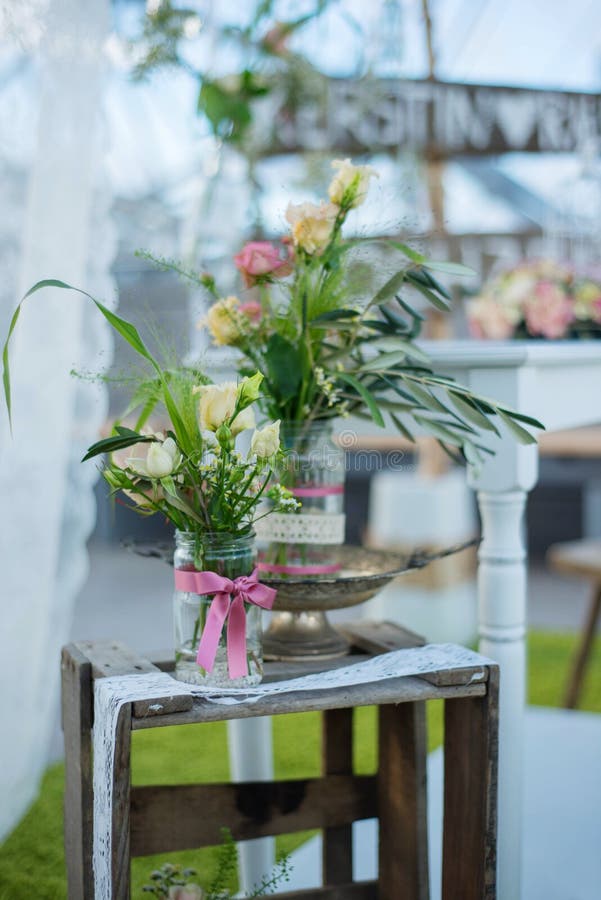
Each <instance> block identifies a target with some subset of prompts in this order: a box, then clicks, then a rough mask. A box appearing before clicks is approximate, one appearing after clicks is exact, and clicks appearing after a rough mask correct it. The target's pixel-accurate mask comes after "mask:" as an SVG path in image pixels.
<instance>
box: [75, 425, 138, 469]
mask: <svg viewBox="0 0 601 900" xmlns="http://www.w3.org/2000/svg"><path fill="white" fill-rule="evenodd" d="M120 431H121V432H123V433H120V434H118V435H113V436H111V437H108V438H103V439H102V440H100V441H96V443H95V444H92V446H91V447H89V448H88V451H87V453H86V455H85V456H84V457H83V459H82V460H81V461H82V462H86V460H88V459H92V458H93V457H94V456H99V455H100V454H101V453H115V451H116V450H124V449H125V448H126V447H132V446H133V445H134V444H142V443H148V442H150V441H154V437H148V436H146V435H143V434H138V433H137V432H135V431H130V430H129V429H120Z"/></svg>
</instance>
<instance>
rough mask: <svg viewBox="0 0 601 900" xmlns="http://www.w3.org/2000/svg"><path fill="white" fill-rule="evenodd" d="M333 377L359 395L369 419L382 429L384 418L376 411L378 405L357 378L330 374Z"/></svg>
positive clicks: (334, 373) (339, 373) (341, 374)
mask: <svg viewBox="0 0 601 900" xmlns="http://www.w3.org/2000/svg"><path fill="white" fill-rule="evenodd" d="M330 374H331V375H332V376H333V377H336V378H337V379H338V380H339V381H346V383H347V384H350V385H351V387H353V388H354V389H355V390H356V391H357V393H358V394H359V395H360V397H361V399H362V400H363V401H364V402H365V405H366V406H367V408H368V409H369V411H370V413H371V417H372V419H373V420H374V422H375V423H376V425H379V426H380V427H381V428H383V427H384V418H383V416H382V413H381V412H380V410H379V409H378V404H377V401H376V399H375V397H374V396H373V394H371V393H370V392H369V391H368V390H367V388H366V387H365V385H364V384H361V382H360V381H359V379H358V378H355V377H354V376H353V375H349V374H348V372H332V373H330Z"/></svg>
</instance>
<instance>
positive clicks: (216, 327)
mask: <svg viewBox="0 0 601 900" xmlns="http://www.w3.org/2000/svg"><path fill="white" fill-rule="evenodd" d="M239 306H240V301H239V300H238V298H237V297H224V298H223V299H221V300H217V302H216V303H213V305H212V306H211V308H210V309H209V311H208V313H207V317H206V319H205V320H204V321H205V322H206V325H207V327H208V329H209V331H210V332H211V335H212V337H213V340H214V341H215V343H216V344H218V345H219V346H227V345H230V344H235V343H236V341H237V340H239V338H240V337H241V336H242V331H241V327H240V326H241V321H240V316H239V314H238V307H239Z"/></svg>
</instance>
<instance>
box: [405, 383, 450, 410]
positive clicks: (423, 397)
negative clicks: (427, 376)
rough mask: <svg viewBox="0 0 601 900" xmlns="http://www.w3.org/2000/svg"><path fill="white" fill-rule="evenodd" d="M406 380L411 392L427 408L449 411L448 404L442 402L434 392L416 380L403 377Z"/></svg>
mask: <svg viewBox="0 0 601 900" xmlns="http://www.w3.org/2000/svg"><path fill="white" fill-rule="evenodd" d="M403 380H404V381H405V386H406V387H407V390H408V391H409V393H410V394H413V396H414V397H415V399H416V400H417V401H418V403H420V404H421V405H422V406H425V407H426V409H429V410H431V411H432V412H443V413H446V412H448V410H447V408H446V406H444V404H442V403H441V402H440V400H439V399H438V397H435V396H434V394H431V393H430V391H428V390H426V389H425V388H423V387H421V385H419V384H416V383H415V382H414V381H408V380H407V379H403Z"/></svg>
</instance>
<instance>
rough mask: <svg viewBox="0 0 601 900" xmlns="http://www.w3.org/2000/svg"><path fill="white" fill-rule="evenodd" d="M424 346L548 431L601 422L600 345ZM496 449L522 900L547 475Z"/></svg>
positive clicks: (487, 500) (513, 865) (526, 449)
mask: <svg viewBox="0 0 601 900" xmlns="http://www.w3.org/2000/svg"><path fill="white" fill-rule="evenodd" d="M423 347H424V349H425V350H426V351H427V352H428V354H429V355H430V357H431V359H432V360H433V364H434V368H435V369H436V370H437V371H438V372H440V373H442V374H445V375H450V376H452V377H454V378H456V379H457V380H458V381H461V382H462V383H463V384H466V385H468V386H469V387H470V388H472V389H473V390H474V391H476V392H478V393H479V394H481V395H483V396H489V397H493V398H494V399H496V400H500V401H502V402H504V403H506V404H507V405H508V406H511V407H513V408H514V409H517V410H519V411H520V412H524V413H527V414H530V415H533V416H535V417H536V418H538V419H540V421H542V422H543V424H544V425H545V426H546V429H547V430H549V431H552V430H558V429H562V428H573V427H576V426H581V425H590V424H594V423H597V422H601V342H599V343H597V342H581V341H570V342H558V343H554V342H542V341H541V342H538V341H523V342H520V341H518V342H499V343H497V342H475V341H437V342H424V344H423ZM487 436H488V435H487ZM490 446H491V447H493V448H494V449H495V451H496V455H495V456H494V457H492V458H491V459H489V460H487V462H486V463H485V465H484V466H483V467H482V469H481V471H480V472H479V473H476V472H470V473H469V475H468V477H469V482H470V485H471V486H472V487H473V488H474V490H475V491H476V492H477V496H478V506H479V509H480V513H481V516H482V527H483V541H482V544H481V547H480V553H479V560H480V564H479V572H478V598H479V608H478V623H479V636H480V652H481V653H483V654H484V655H486V656H489V657H491V658H492V659H494V660H496V661H497V662H499V664H500V667H501V696H500V762H499V843H498V877H499V884H498V898H499V900H519V898H520V897H521V891H520V883H521V870H522V859H521V848H522V827H523V816H522V813H523V784H522V770H523V750H524V709H525V706H526V623H527V604H526V601H527V595H526V549H525V542H524V531H523V516H524V509H525V505H526V499H527V496H528V492H529V491H530V490H532V488H533V487H534V485H535V484H536V481H537V477H538V448H537V447H535V446H522V445H519V444H517V443H516V442H515V440H514V439H513V438H512V437H511V436H510V435H509V434H504V436H503V437H502V439H498V438H496V437H495V436H494V435H492V437H491V439H490ZM524 900H525V898H524Z"/></svg>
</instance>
